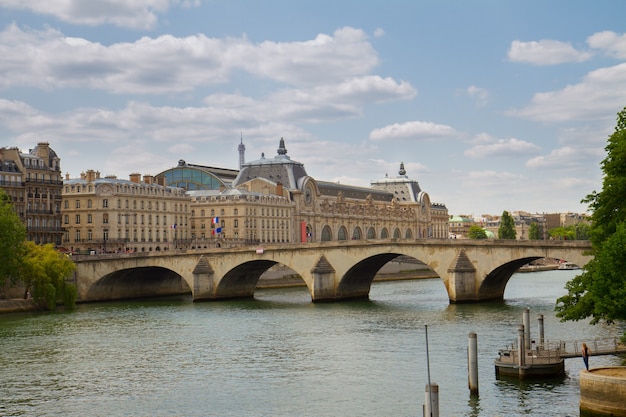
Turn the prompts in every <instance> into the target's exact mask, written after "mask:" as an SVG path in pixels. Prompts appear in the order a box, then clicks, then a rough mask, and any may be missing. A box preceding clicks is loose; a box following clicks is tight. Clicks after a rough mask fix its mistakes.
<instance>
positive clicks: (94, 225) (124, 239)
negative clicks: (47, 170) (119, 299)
mask: <svg viewBox="0 0 626 417" xmlns="http://www.w3.org/2000/svg"><path fill="white" fill-rule="evenodd" d="M62 210H63V227H64V229H65V234H64V237H63V245H64V246H65V247H66V248H67V249H68V250H70V251H71V252H92V251H93V252H98V253H100V252H125V251H130V252H149V251H161V250H170V249H174V248H175V247H177V246H182V245H183V244H184V243H185V242H187V241H188V240H189V238H190V236H189V232H188V230H189V229H188V223H189V214H190V203H189V196H188V195H187V194H185V190H183V189H181V188H175V187H164V186H161V185H158V184H155V183H154V179H153V177H151V176H148V175H146V176H144V178H143V181H141V175H140V174H131V175H130V180H122V179H118V178H116V177H112V176H111V177H106V178H101V177H100V173H99V172H97V171H94V170H88V171H87V172H86V173H83V174H81V177H80V178H77V179H70V178H69V175H68V178H66V180H65V181H64V185H63V208H62Z"/></svg>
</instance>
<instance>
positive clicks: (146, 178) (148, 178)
mask: <svg viewBox="0 0 626 417" xmlns="http://www.w3.org/2000/svg"><path fill="white" fill-rule="evenodd" d="M152 179H153V177H152V175H148V174H146V175H144V176H143V182H145V183H146V184H152V183H153V181H152Z"/></svg>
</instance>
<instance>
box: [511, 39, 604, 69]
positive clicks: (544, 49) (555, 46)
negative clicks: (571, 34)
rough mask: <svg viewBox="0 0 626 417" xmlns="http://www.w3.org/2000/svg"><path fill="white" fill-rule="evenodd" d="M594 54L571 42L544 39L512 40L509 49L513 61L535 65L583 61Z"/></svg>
mask: <svg viewBox="0 0 626 417" xmlns="http://www.w3.org/2000/svg"><path fill="white" fill-rule="evenodd" d="M592 56H593V54H592V53H590V52H586V51H579V50H577V49H575V48H574V47H573V46H572V45H571V44H569V43H566V42H561V41H555V40H550V39H544V40H540V41H531V42H522V41H518V40H515V41H513V42H511V47H510V48H509V51H508V57H509V60H511V61H512V62H525V63H529V64H533V65H556V64H562V63H565V62H583V61H586V60H588V59H589V58H591V57H592Z"/></svg>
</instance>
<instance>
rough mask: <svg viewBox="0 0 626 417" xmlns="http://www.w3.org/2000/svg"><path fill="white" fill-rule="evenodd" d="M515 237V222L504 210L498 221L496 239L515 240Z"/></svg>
mask: <svg viewBox="0 0 626 417" xmlns="http://www.w3.org/2000/svg"><path fill="white" fill-rule="evenodd" d="M516 236H517V234H516V232H515V220H513V217H512V216H511V215H510V214H509V212H508V211H506V210H504V211H503V212H502V218H501V219H500V227H499V228H498V239H515V238H516Z"/></svg>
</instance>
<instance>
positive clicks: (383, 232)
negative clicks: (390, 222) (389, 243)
mask: <svg viewBox="0 0 626 417" xmlns="http://www.w3.org/2000/svg"><path fill="white" fill-rule="evenodd" d="M388 237H389V232H388V231H387V228H386V227H383V230H381V231H380V238H381V239H387V238H388Z"/></svg>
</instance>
